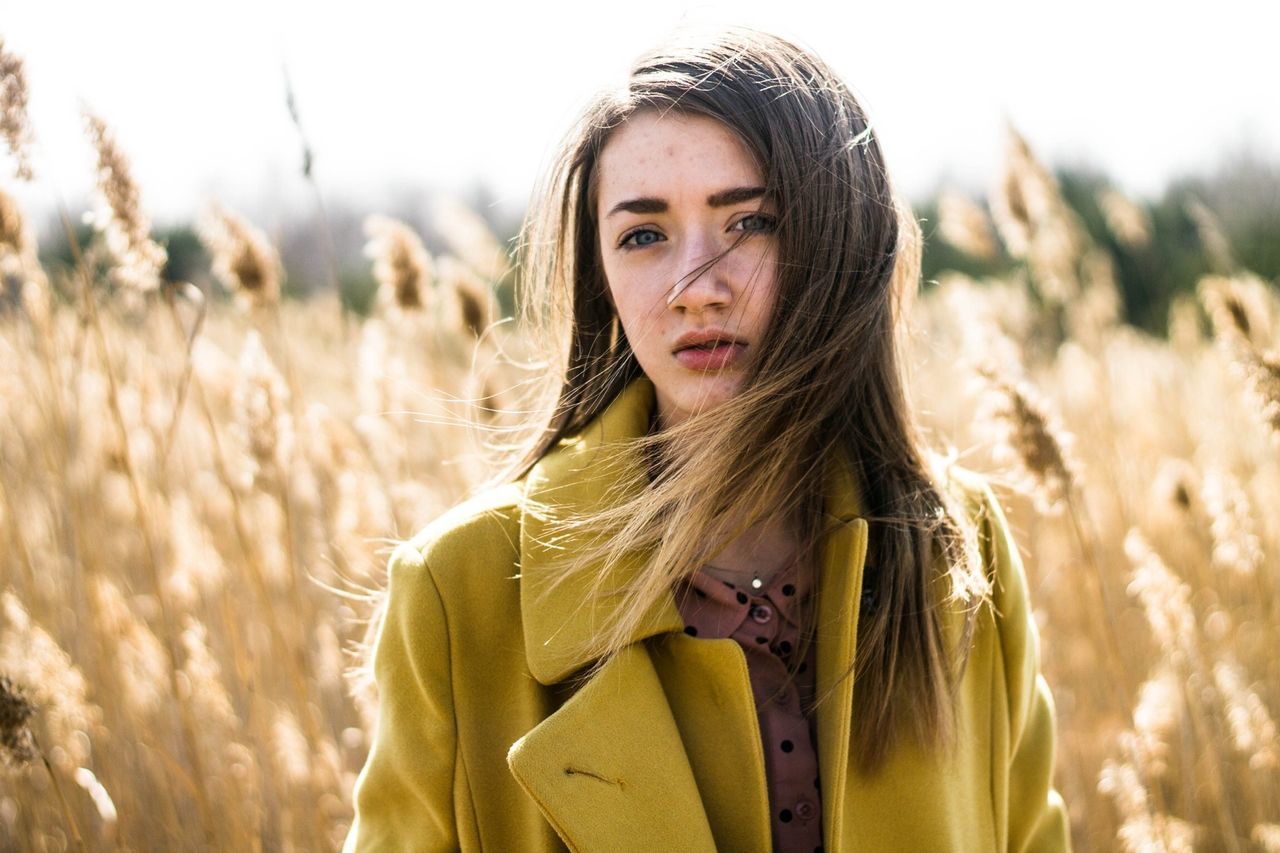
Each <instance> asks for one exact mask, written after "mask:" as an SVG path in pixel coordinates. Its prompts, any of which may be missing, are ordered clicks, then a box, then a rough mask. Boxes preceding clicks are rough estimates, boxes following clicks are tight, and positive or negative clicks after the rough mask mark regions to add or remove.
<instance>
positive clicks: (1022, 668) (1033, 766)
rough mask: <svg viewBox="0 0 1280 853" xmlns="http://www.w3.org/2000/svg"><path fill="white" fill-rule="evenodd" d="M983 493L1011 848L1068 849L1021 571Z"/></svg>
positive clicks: (1047, 705) (991, 498)
mask: <svg viewBox="0 0 1280 853" xmlns="http://www.w3.org/2000/svg"><path fill="white" fill-rule="evenodd" d="M982 491H983V505H984V506H983V512H984V514H985V516H986V522H987V536H988V537H989V538H988V542H987V545H988V548H989V555H990V559H991V560H992V563H993V564H994V565H993V567H994V584H995V588H994V590H993V602H994V604H995V609H996V619H997V625H998V626H999V629H998V631H999V638H1000V647H1001V652H1002V654H1003V658H1004V668H1005V686H1006V687H1007V689H1008V696H1007V697H1006V698H1007V700H1008V719H1009V754H1008V755H1007V756H1005V760H1006V761H1007V773H1008V777H1007V778H1008V791H1009V802H1008V811H1007V814H1008V849H1009V850H1010V851H1013V852H1014V853H1022V851H1026V853H1033V851H1034V853H1041V851H1069V850H1070V849H1071V839H1070V832H1069V823H1068V820H1067V811H1066V805H1065V804H1064V802H1063V800H1062V796H1061V795H1060V794H1059V793H1058V791H1057V790H1056V789H1055V788H1054V787H1053V768H1054V751H1055V747H1054V740H1055V734H1054V731H1055V730H1054V707H1053V696H1052V694H1051V693H1050V692H1049V685H1048V683H1047V682H1046V681H1045V679H1044V676H1043V675H1041V674H1040V637H1039V631H1038V629H1037V628H1036V623H1035V619H1034V617H1033V615H1032V612H1031V604H1030V598H1029V596H1028V592H1027V581H1026V573H1025V570H1024V569H1023V566H1022V558H1021V556H1020V555H1019V553H1018V548H1017V545H1016V544H1015V543H1014V541H1013V536H1012V534H1011V533H1010V532H1009V526H1008V522H1007V521H1006V519H1005V516H1004V512H1003V510H1001V509H1000V503H999V501H997V500H996V497H995V495H994V493H993V492H992V491H991V487H990V486H989V485H987V484H986V483H985V482H984V483H983V485H982ZM997 760H999V757H997Z"/></svg>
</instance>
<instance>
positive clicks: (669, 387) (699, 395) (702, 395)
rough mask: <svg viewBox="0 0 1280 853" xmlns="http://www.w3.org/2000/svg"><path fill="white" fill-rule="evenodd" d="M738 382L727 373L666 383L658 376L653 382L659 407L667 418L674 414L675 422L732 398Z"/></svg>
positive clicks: (689, 377) (736, 377) (682, 378)
mask: <svg viewBox="0 0 1280 853" xmlns="http://www.w3.org/2000/svg"><path fill="white" fill-rule="evenodd" d="M651 378H652V377H651ZM740 385H741V378H740V377H738V376H729V375H712V376H706V377H697V376H685V377H680V378H678V379H672V380H668V381H666V382H664V381H662V379H661V378H659V379H657V380H655V381H654V387H655V388H656V389H657V397H658V405H659V407H660V408H662V409H665V410H666V412H665V413H666V415H667V416H668V418H669V417H670V416H671V415H674V416H675V419H676V420H675V422H677V423H678V422H679V421H682V420H684V419H685V418H688V417H692V416H693V415H695V414H698V413H700V412H704V411H707V410H709V409H714V408H716V407H717V406H720V405H721V404H723V403H726V402H728V401H729V400H732V399H733V398H734V397H735V396H737V393H738V388H739V386H740Z"/></svg>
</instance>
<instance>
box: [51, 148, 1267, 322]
mask: <svg viewBox="0 0 1280 853" xmlns="http://www.w3.org/2000/svg"><path fill="white" fill-rule="evenodd" d="M1054 176H1055V178H1056V179H1057V181H1058V184H1059V187H1060V189H1061V191H1062V195H1063V197H1064V199H1065V200H1066V202H1067V203H1068V204H1069V205H1070V206H1071V207H1072V208H1073V209H1074V210H1075V212H1076V213H1077V215H1078V216H1079V217H1080V220H1081V222H1082V223H1083V225H1084V227H1085V229H1086V230H1087V231H1088V233H1089V236H1090V237H1091V238H1092V239H1093V241H1094V242H1095V243H1096V244H1097V245H1098V246H1100V247H1103V248H1105V249H1107V250H1108V251H1110V252H1111V255H1112V257H1113V258H1114V260H1115V275H1116V279H1117V284H1118V286H1119V288H1120V292H1121V297H1122V300H1123V310H1124V319H1125V320H1126V321H1127V322H1129V323H1131V324H1133V325H1134V326H1137V327H1139V328H1142V329H1144V330H1145V331H1147V332H1150V333H1151V334H1154V335H1158V336H1163V335H1165V333H1166V326H1167V321H1168V315H1169V305H1170V302H1171V301H1172V300H1173V298H1174V297H1175V296H1177V295H1179V294H1193V292H1194V288H1195V285H1196V282H1197V281H1198V280H1199V278H1200V277H1201V276H1203V275H1206V274H1208V273H1212V272H1219V273H1225V272H1230V271H1231V268H1243V269H1249V270H1252V271H1253V272H1255V273H1257V274H1258V275H1260V276H1261V277H1262V278H1263V279H1266V280H1268V281H1271V282H1273V283H1274V282H1277V281H1280V165H1277V164H1276V163H1274V162H1270V161H1268V160H1267V159H1265V158H1263V157H1261V156H1259V155H1257V154H1256V153H1254V152H1252V151H1250V150H1247V149H1246V150H1242V151H1240V152H1238V153H1235V154H1232V155H1230V156H1228V157H1226V158H1224V160H1223V161H1222V162H1221V163H1220V165H1219V166H1218V167H1217V168H1216V169H1215V170H1214V171H1213V172H1212V173H1210V174H1208V175H1200V176H1190V177H1182V178H1179V179H1176V180H1174V181H1172V182H1170V184H1169V185H1168V186H1167V187H1166V188H1165V189H1164V191H1163V192H1162V194H1161V195H1160V196H1159V198H1157V199H1155V200H1154V201H1151V200H1139V199H1133V201H1134V203H1135V204H1137V205H1138V207H1139V208H1140V209H1141V210H1142V211H1143V212H1144V213H1145V215H1146V217H1147V219H1148V220H1149V223H1150V239H1149V240H1148V241H1146V242H1145V243H1144V244H1142V245H1137V246H1135V245H1133V244H1132V243H1130V242H1126V241H1124V240H1122V239H1120V238H1119V237H1118V236H1117V235H1116V234H1114V233H1113V232H1112V229H1111V228H1110V227H1109V226H1108V223H1107V218H1106V215H1105V212H1104V211H1103V209H1102V206H1101V203H1100V201H1099V199H1100V197H1101V195H1102V193H1103V191H1105V190H1107V189H1114V188H1115V187H1114V182H1113V181H1112V180H1111V179H1110V178H1109V177H1108V176H1107V175H1106V174H1104V173H1103V172H1101V171H1098V170H1096V169H1093V168H1091V167H1087V166H1074V167H1066V168H1058V169H1056V170H1055V171H1054ZM428 199H429V193H428V192H427V191H425V190H421V191H411V192H406V193H405V194H404V195H403V196H402V197H400V198H399V199H395V200H392V201H391V202H390V203H389V204H388V205H387V206H386V207H385V208H384V209H382V210H379V211H377V212H380V213H385V214H387V215H390V216H394V217H395V218H397V219H400V220H402V221H404V222H405V223H406V224H408V225H409V226H411V227H412V228H414V230H415V231H417V232H418V234H420V235H421V236H422V239H423V242H424V243H425V244H426V246H427V248H428V250H429V251H431V252H432V253H442V252H447V251H448V246H447V241H446V240H445V239H444V237H443V236H442V233H441V229H439V228H438V227H436V224H435V223H433V222H432V219H431V216H430V215H429V214H428V213H427V212H426V211H427V210H428V209H429V206H430V205H429V204H428ZM462 201H463V203H464V204H466V205H467V206H469V207H470V208H471V209H472V210H473V211H475V212H476V213H477V214H479V215H480V216H481V217H482V218H483V219H485V221H486V223H487V225H488V226H489V227H490V229H491V230H492V231H493V233H494V235H495V236H496V237H497V239H498V240H499V241H500V242H501V243H502V244H503V245H504V246H507V247H511V246H514V245H515V242H514V238H515V235H516V233H517V231H518V229H519V226H520V223H519V221H518V219H511V218H506V219H504V218H502V217H500V216H499V215H497V214H496V213H495V212H494V211H495V209H496V207H495V205H494V204H493V203H492V202H493V196H492V193H491V192H490V191H489V190H488V189H487V188H485V187H484V186H482V185H480V186H477V187H475V188H474V189H473V190H472V192H471V193H470V195H469V196H468V197H466V198H464V199H462ZM973 201H975V202H976V203H977V204H979V205H982V206H983V208H984V209H986V208H987V204H986V201H985V200H983V199H973ZM1199 205H1203V208H1204V209H1207V210H1208V211H1209V212H1210V214H1211V215H1212V217H1213V218H1214V219H1215V220H1216V222H1217V224H1218V225H1220V227H1221V232H1222V236H1223V237H1224V238H1225V244H1226V245H1225V247H1210V246H1206V245H1205V239H1204V237H1205V235H1204V232H1203V223H1198V222H1197V216H1196V210H1197V206H1199ZM327 208H328V209H327V215H326V216H325V217H324V218H323V219H321V218H319V217H318V216H316V215H311V216H304V217H299V218H296V219H293V220H290V221H287V222H284V223H283V224H281V225H279V226H277V227H275V228H274V229H272V228H270V227H268V229H267V230H268V233H269V235H270V236H271V238H272V241H273V242H274V243H275V245H276V248H277V249H278V251H279V252H280V255H281V259H282V261H283V264H284V268H285V286H284V293H285V295H286V296H289V297H294V298H305V297H306V296H308V295H309V294H311V293H313V292H315V291H317V290H320V289H322V288H325V287H331V286H334V285H335V284H336V286H337V287H338V289H339V291H340V294H341V297H342V301H343V304H344V305H346V306H347V308H348V309H349V310H351V311H352V312H353V313H356V314H366V313H367V312H368V311H369V310H370V309H371V307H372V305H373V295H374V291H375V288H376V285H375V282H374V279H373V275H372V271H371V268H370V262H369V260H368V259H367V258H366V257H364V255H363V253H362V249H363V246H364V244H365V241H366V237H365V235H364V233H363V228H362V224H363V221H364V216H365V214H366V213H369V212H372V211H365V210H357V209H356V208H355V207H354V206H353V205H348V204H343V203H336V204H335V203H333V202H332V201H330V203H329V204H328V206H327ZM913 208H914V211H915V214H916V218H917V219H918V220H919V221H920V224H921V229H922V231H923V233H924V236H925V244H924V258H923V270H922V272H923V276H922V278H923V284H922V286H923V287H925V288H928V287H931V286H933V284H934V283H935V282H936V280H937V278H938V276H939V275H940V274H942V273H944V272H946V271H947V270H954V271H956V272H961V273H965V274H967V275H970V276H972V277H974V278H978V279H981V278H983V277H986V276H1002V275H1004V274H1007V273H1009V272H1011V271H1013V270H1015V269H1017V268H1019V267H1020V265H1021V264H1022V262H1021V261H1020V260H1018V259H1015V258H1011V257H1009V256H1008V254H1006V253H1005V252H1004V250H1003V248H998V250H997V252H996V254H995V256H994V257H992V258H990V259H986V260H984V259H980V258H976V257H974V256H972V255H968V254H965V253H964V252H962V251H961V250H959V249H957V248H956V247H954V246H952V245H951V244H950V243H948V242H947V241H946V240H943V239H942V238H941V235H940V233H939V228H938V225H939V221H940V217H939V204H938V195H937V194H935V195H934V196H933V197H931V198H928V199H925V200H923V201H916V202H915V203H914V204H913ZM988 212H989V211H988ZM78 232H79V233H77V239H78V240H79V241H80V244H81V245H82V246H83V245H88V243H89V242H90V239H91V233H90V230H89V227H88V226H87V225H81V226H78ZM156 236H157V238H158V239H159V241H160V242H161V243H162V244H163V245H165V247H166V249H167V250H168V254H169V262H168V265H167V266H166V268H165V278H166V279H167V280H170V281H190V282H193V283H195V284H197V285H199V286H200V287H201V288H202V289H204V290H205V291H206V292H207V293H211V294H219V293H220V288H219V287H218V286H217V284H216V282H214V280H213V278H212V275H211V273H210V271H209V257H208V255H207V253H206V252H205V250H204V247H203V246H202V245H201V243H200V240H199V238H198V236H197V232H196V231H195V229H194V228H193V227H192V226H191V225H187V224H182V225H176V226H169V227H162V228H159V229H157V233H156ZM997 242H998V241H997ZM326 244H328V245H331V246H332V251H330V250H329V249H328V248H327V247H326ZM1224 248H1225V250H1226V251H1225V253H1224V250H1223V249H1224ZM41 255H42V258H43V260H44V261H45V262H46V264H48V265H51V266H52V267H54V268H57V267H62V268H65V269H70V268H71V266H72V251H71V249H70V247H69V245H68V243H67V240H66V237H65V235H64V232H63V230H62V228H61V226H58V227H51V228H49V229H47V233H46V237H45V238H44V239H43V241H42V251H41ZM1223 267H1227V268H1225V269H1224V268H1223ZM512 290H513V288H512V283H511V282H510V281H508V282H507V283H506V284H505V286H503V287H501V288H500V289H498V290H497V291H496V292H495V297H496V298H497V301H498V305H499V308H500V309H501V312H502V316H511V315H512V314H513V312H514V307H515V306H514V303H513V296H512Z"/></svg>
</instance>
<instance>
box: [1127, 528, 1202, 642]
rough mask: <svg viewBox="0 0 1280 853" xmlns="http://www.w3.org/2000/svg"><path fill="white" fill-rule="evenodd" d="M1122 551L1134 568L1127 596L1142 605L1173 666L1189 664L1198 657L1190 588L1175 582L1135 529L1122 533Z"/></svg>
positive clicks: (1178, 581) (1171, 574) (1169, 571)
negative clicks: (1134, 598)
mask: <svg viewBox="0 0 1280 853" xmlns="http://www.w3.org/2000/svg"><path fill="white" fill-rule="evenodd" d="M1124 552H1125V554H1126V555H1127V556H1128V557H1129V560H1130V562H1131V563H1132V564H1133V567H1134V568H1133V572H1132V574H1131V575H1130V581H1129V594H1130V595H1133V596H1136V597H1137V599H1138V601H1139V602H1140V603H1141V604H1142V610H1143V613H1145V614H1146V617H1147V624H1149V625H1150V626H1151V633H1152V634H1153V635H1154V636H1155V640H1156V644H1157V645H1159V647H1160V648H1161V649H1163V650H1164V651H1165V653H1166V654H1168V655H1169V658H1170V660H1172V661H1173V662H1174V663H1175V664H1178V665H1180V666H1189V665H1191V664H1192V663H1193V662H1194V660H1195V657H1196V654H1197V644H1196V617H1195V612H1194V611H1193V610H1192V609H1191V587H1190V586H1188V585H1187V584H1186V583H1185V582H1183V581H1181V580H1179V579H1178V577H1177V576H1176V575H1175V574H1174V573H1173V572H1172V571H1171V570H1170V569H1169V567H1168V566H1167V565H1165V562H1164V560H1162V559H1161V558H1160V555H1159V554H1157V553H1156V552H1155V550H1154V549H1153V548H1152V547H1151V545H1150V543H1148V542H1147V540H1146V537H1144V536H1143V535H1142V534H1141V533H1140V532H1139V531H1138V530H1137V529H1136V528H1135V529H1130V530H1129V532H1128V533H1127V534H1125V538H1124Z"/></svg>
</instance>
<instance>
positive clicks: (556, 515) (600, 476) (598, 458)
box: [520, 375, 861, 685]
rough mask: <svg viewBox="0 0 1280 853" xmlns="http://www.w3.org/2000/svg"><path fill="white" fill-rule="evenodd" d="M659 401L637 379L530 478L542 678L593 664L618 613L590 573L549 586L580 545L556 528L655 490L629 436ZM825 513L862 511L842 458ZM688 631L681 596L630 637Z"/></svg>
mask: <svg viewBox="0 0 1280 853" xmlns="http://www.w3.org/2000/svg"><path fill="white" fill-rule="evenodd" d="M655 399H656V397H655V390H654V387H653V382H652V381H651V380H650V379H648V378H647V377H645V376H643V375H642V376H639V377H637V378H636V379H634V380H632V381H631V382H630V383H629V384H628V385H627V386H626V387H625V388H623V390H622V391H621V392H620V393H619V394H618V396H617V397H616V398H614V400H613V402H612V403H610V404H609V405H608V406H607V407H606V408H605V410H604V411H603V412H601V413H600V414H599V415H597V416H596V417H595V418H594V419H593V420H592V421H590V422H589V423H588V424H587V425H586V426H585V427H584V428H583V429H582V430H581V431H580V432H579V433H578V434H577V435H576V436H573V437H571V438H566V439H563V440H562V441H561V443H560V444H559V445H558V446H557V447H556V448H554V449H553V450H552V451H551V452H550V453H548V454H547V455H546V456H544V457H543V458H542V460H541V461H539V462H538V463H537V464H536V465H535V466H534V467H533V468H532V470H531V471H530V472H529V475H528V477H527V479H526V489H525V502H524V506H523V509H522V516H523V517H522V524H521V541H520V556H521V563H520V566H521V567H520V576H521V583H520V606H521V611H522V616H523V620H524V639H525V654H526V656H527V658H528V664H529V671H530V672H531V673H533V676H534V677H535V678H536V679H538V681H539V682H541V683H542V684H548V685H550V684H555V683H558V682H561V681H563V680H564V679H566V678H567V677H568V676H570V675H571V674H573V673H574V672H575V671H577V670H579V669H580V668H582V667H584V666H586V665H587V664H589V663H591V662H592V658H591V657H590V655H589V654H588V653H587V651H586V646H587V641H588V640H589V639H590V637H591V636H592V633H593V632H594V631H595V630H597V629H598V627H599V626H600V625H601V624H606V623H607V622H608V621H609V620H610V619H611V618H612V617H613V616H614V615H615V612H614V605H612V604H610V603H609V602H596V603H594V604H593V603H590V602H588V600H587V599H588V583H589V581H587V580H586V579H585V576H582V577H579V578H577V579H575V580H573V581H570V582H567V583H562V584H561V585H560V586H559V587H558V588H556V589H554V590H551V589H550V581H551V580H552V578H553V577H554V575H553V572H552V569H551V566H550V562H551V560H552V558H553V557H554V556H555V555H556V554H557V553H558V552H560V551H561V550H569V551H572V550H573V549H574V548H575V547H577V544H576V541H575V540H574V539H573V538H571V537H565V538H561V540H560V541H558V542H552V541H551V538H552V535H553V534H552V531H554V530H555V528H556V526H557V525H558V524H559V523H560V522H562V521H564V520H566V519H568V518H573V517H582V516H585V515H588V514H590V513H591V512H592V511H593V510H596V509H599V508H600V507H601V506H604V505H606V504H607V503H611V502H620V501H623V500H627V499H630V498H633V497H635V496H636V495H638V494H639V493H640V492H642V491H643V490H644V489H645V488H646V486H647V485H648V475H647V473H646V469H645V466H644V462H643V460H642V459H641V458H640V455H639V452H638V451H637V450H636V449H635V448H634V447H632V446H628V445H627V442H628V440H629V439H634V438H638V437H640V436H642V435H644V433H645V431H646V430H648V428H649V423H650V417H651V416H652V413H653V407H654V405H655V404H656V403H655ZM825 512H826V516H827V521H828V522H829V526H831V525H835V526H838V525H840V524H849V523H851V522H852V521H853V520H854V519H856V518H858V517H859V516H860V515H861V511H860V502H859V499H858V495H857V491H856V489H855V487H854V481H853V477H852V475H851V472H850V469H849V466H848V465H847V464H845V460H844V458H843V457H841V459H840V460H839V463H838V464H837V465H835V466H833V470H831V471H830V472H829V474H828V477H827V485H826V500H825ZM643 564H644V560H643V555H637V556H636V557H635V558H633V559H627V560H625V561H624V562H623V563H622V564H620V565H619V566H618V567H617V569H616V574H615V577H616V579H617V580H616V583H611V584H610V586H616V587H621V586H624V585H626V584H628V583H629V582H631V581H632V580H634V579H635V578H636V577H637V576H638V573H639V572H640V570H641V569H642V568H643ZM683 629H684V620H683V619H682V618H681V616H680V613H679V611H678V610H677V608H676V604H675V597H674V595H668V596H665V597H664V598H662V599H661V600H659V601H658V602H656V603H655V604H654V605H653V606H652V607H651V608H650V609H649V611H648V612H647V613H646V614H645V617H644V619H642V620H641V621H640V623H639V626H638V628H637V629H636V631H635V633H634V634H633V635H632V637H631V641H632V642H639V641H641V640H644V639H647V638H649V637H652V636H655V635H658V634H663V633H667V632H672V631H681V630H683Z"/></svg>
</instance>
